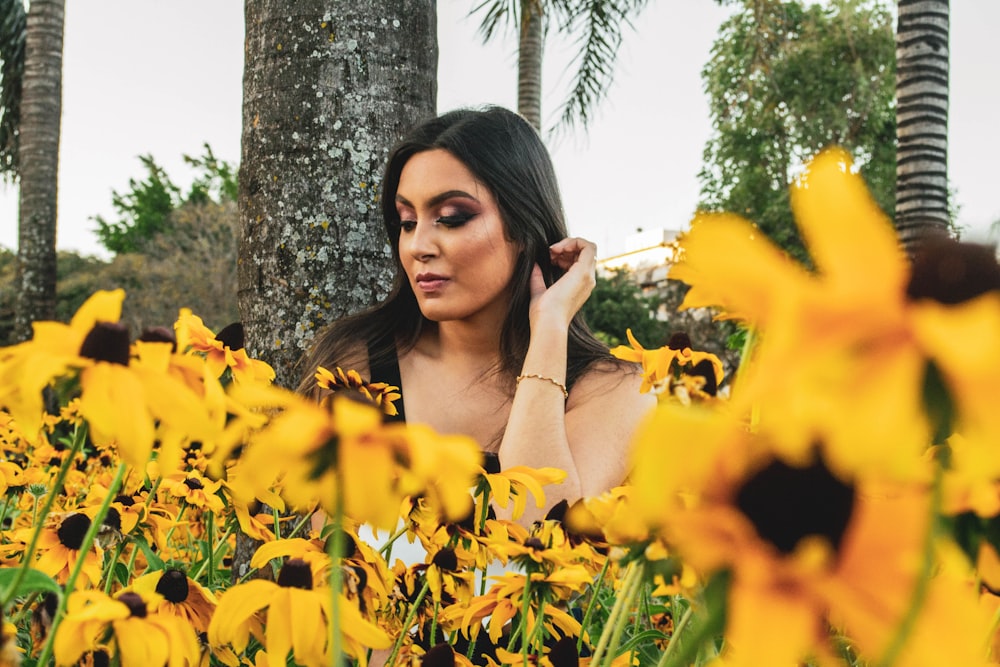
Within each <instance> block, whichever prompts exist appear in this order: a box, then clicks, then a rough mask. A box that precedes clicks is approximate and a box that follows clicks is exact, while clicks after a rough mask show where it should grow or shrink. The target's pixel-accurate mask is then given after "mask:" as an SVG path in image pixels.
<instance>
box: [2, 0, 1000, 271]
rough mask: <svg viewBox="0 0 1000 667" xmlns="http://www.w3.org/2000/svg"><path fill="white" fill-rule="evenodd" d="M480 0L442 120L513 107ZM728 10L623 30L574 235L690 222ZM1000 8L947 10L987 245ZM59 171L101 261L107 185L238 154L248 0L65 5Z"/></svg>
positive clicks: (507, 65) (574, 214)
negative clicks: (461, 112)
mask: <svg viewBox="0 0 1000 667" xmlns="http://www.w3.org/2000/svg"><path fill="white" fill-rule="evenodd" d="M475 4H478V0H440V1H439V2H438V26H439V41H440V61H439V66H438V78H439V96H438V109H439V110H441V111H444V110H447V109H451V108H454V107H457V106H463V105H478V104H483V103H488V102H490V103H498V104H503V105H505V106H509V107H513V106H515V103H516V102H515V100H516V97H515V90H516V74H515V62H516V60H515V42H514V38H513V36H512V35H509V36H504V37H503V39H501V40H500V41H494V42H493V43H491V44H490V45H489V46H483V45H482V44H481V43H480V39H479V37H478V35H477V33H476V26H477V25H478V20H477V19H476V18H468V17H467V16H466V14H467V12H468V10H469V9H470V8H471V7H473V6H475ZM727 14H728V10H726V9H723V8H720V7H718V6H717V4H716V3H715V2H714V0H655V1H653V2H651V3H650V6H649V7H648V8H647V9H646V10H645V12H644V13H643V14H642V16H641V17H640V19H639V20H638V21H637V22H636V31H635V32H629V33H627V34H626V43H625V46H624V48H623V50H622V53H621V54H620V56H619V62H618V67H617V69H616V75H615V83H614V84H613V87H612V89H611V94H610V96H609V98H608V99H607V100H606V101H605V103H604V104H603V105H602V106H601V108H600V109H599V110H598V113H597V117H596V121H595V122H594V123H593V125H592V127H591V129H590V131H589V133H588V134H586V135H584V134H583V133H580V132H577V133H576V134H574V135H571V136H569V137H566V138H564V139H562V140H561V141H559V142H558V143H553V144H552V145H550V148H551V149H552V151H553V156H554V159H555V163H556V170H557V172H558V175H559V178H560V183H561V186H562V190H563V200H564V204H565V207H566V211H567V214H568V217H569V221H570V222H569V224H570V232H571V233H572V234H576V235H581V236H586V237H588V238H590V239H592V240H593V241H595V242H597V244H598V246H599V247H600V254H601V255H602V256H608V255H611V254H615V253H617V252H621V251H622V250H624V247H625V245H624V244H625V237H626V236H628V235H629V234H631V233H632V232H634V231H635V229H636V228H639V227H642V228H645V229H653V228H656V227H664V228H670V229H679V228H683V227H684V226H686V224H687V221H688V220H689V218H690V216H691V213H692V212H693V210H694V207H695V204H696V203H697V200H698V182H697V172H698V170H699V168H700V166H701V154H702V149H703V148H704V144H705V141H706V139H707V138H708V136H709V132H710V127H709V121H708V107H707V102H706V99H705V95H704V93H703V91H702V86H701V78H700V70H701V67H702V66H703V65H704V63H705V62H706V61H707V59H708V54H709V48H710V46H711V43H712V41H713V40H714V38H715V36H716V34H717V32H718V27H719V24H720V23H721V22H722V20H723V19H724V18H725V16H727ZM998 22H1000V2H997V0H963V2H960V3H952V8H951V109H950V128H949V169H950V178H951V184H952V187H953V188H954V189H955V190H956V192H957V201H958V203H959V205H960V207H961V209H960V213H959V224H960V225H963V226H964V227H965V228H966V230H967V231H966V237H967V238H974V239H977V240H985V239H986V238H987V234H988V230H989V225H990V223H991V222H993V221H994V220H997V219H1000V197H998V196H997V194H996V193H997V187H996V185H995V182H996V176H995V174H994V173H993V172H992V169H993V165H994V162H995V158H996V156H997V155H1000V129H998V128H997V124H996V121H995V110H996V109H998V108H1000V86H998V85H997V81H998V80H1000V78H998V77H997V73H998V70H1000V65H998V64H997V63H998V61H997V59H996V57H995V53H993V52H992V48H993V40H994V39H995V36H994V34H993V32H994V30H993V28H994V26H996V25H997V24H998ZM64 48H65V50H64V72H63V121H62V148H61V151H62V152H61V158H60V169H59V236H58V245H59V247H60V248H66V249H74V250H77V251H80V252H85V253H91V254H102V249H101V248H100V246H99V245H98V243H97V241H96V239H95V238H94V236H93V233H92V229H93V228H94V222H93V221H92V220H91V217H92V216H94V215H95V214H101V215H104V216H105V217H110V216H112V214H113V210H112V208H111V191H112V189H117V190H119V191H123V190H126V189H127V187H128V180H129V178H141V177H142V176H143V175H144V174H143V173H142V165H141V164H140V162H139V160H138V157H137V156H139V155H141V154H146V153H150V154H152V155H153V156H154V158H155V159H156V161H157V162H158V163H160V164H161V165H163V166H164V167H165V168H166V170H167V173H168V174H169V175H170V176H171V178H172V179H173V180H174V181H175V182H177V183H178V184H180V185H182V186H186V185H187V184H189V182H190V179H191V172H190V170H189V169H188V168H187V167H186V165H184V164H183V161H182V159H181V155H182V154H189V155H200V154H201V152H202V144H203V143H204V142H206V141H207V142H208V143H210V144H211V146H212V148H213V150H214V151H215V154H216V156H218V157H220V158H222V159H225V160H228V161H230V162H233V163H236V162H238V160H239V155H240V147H239V142H240V132H241V128H240V124H241V115H240V105H241V86H242V68H243V3H242V2H239V1H238V0H171V2H169V3H167V2H162V0H102V2H101V3H99V4H94V3H81V2H68V3H67V7H66V32H65V47H64ZM547 48H548V51H547V55H548V56H549V58H548V59H547V67H546V71H545V73H544V78H543V86H544V87H545V88H546V90H547V93H546V94H545V96H544V98H543V114H544V115H546V116H548V118H547V120H548V122H547V123H546V124H551V122H552V121H554V120H555V114H556V111H557V107H558V105H559V103H560V102H561V101H562V99H563V93H564V89H565V86H566V85H568V82H569V73H568V72H566V71H565V69H564V68H565V67H566V63H567V58H568V55H567V54H568V53H570V51H571V47H568V46H567V45H566V44H565V43H563V44H559V43H552V42H550V44H549V45H548V47H547ZM0 245H3V246H6V247H8V248H14V247H16V245H17V191H16V188H14V187H10V186H5V185H3V184H0Z"/></svg>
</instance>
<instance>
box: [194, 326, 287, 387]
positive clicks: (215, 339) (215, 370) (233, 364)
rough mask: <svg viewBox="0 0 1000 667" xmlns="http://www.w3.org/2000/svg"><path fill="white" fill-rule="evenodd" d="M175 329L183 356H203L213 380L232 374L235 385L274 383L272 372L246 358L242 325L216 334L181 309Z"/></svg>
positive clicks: (261, 364)
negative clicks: (227, 371) (237, 383)
mask: <svg viewBox="0 0 1000 667" xmlns="http://www.w3.org/2000/svg"><path fill="white" fill-rule="evenodd" d="M174 329H175V330H176V332H177V347H178V348H179V349H180V350H181V351H182V352H187V351H191V352H197V353H199V354H202V355H204V356H205V361H206V363H207V364H208V367H209V369H210V371H211V373H212V374H213V376H214V377H216V378H221V377H222V375H223V373H225V371H226V370H229V371H230V373H231V374H232V377H233V381H235V382H264V383H269V382H271V381H273V380H274V369H273V368H271V367H270V366H269V365H268V364H267V363H266V362H264V361H260V360H258V359H252V358H251V357H250V356H249V355H247V352H246V350H245V349H244V347H243V343H244V341H243V325H242V324H240V323H239V322H235V323H233V324H230V325H229V326H227V327H225V328H224V329H223V330H222V331H220V332H219V333H218V334H214V333H212V331H211V329H209V328H208V327H206V326H205V324H204V322H202V320H201V318H200V317H198V316H197V315H195V314H194V313H192V312H191V310H190V309H188V308H182V309H181V310H180V314H179V315H178V317H177V322H176V323H175V324H174Z"/></svg>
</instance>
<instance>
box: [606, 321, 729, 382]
mask: <svg viewBox="0 0 1000 667" xmlns="http://www.w3.org/2000/svg"><path fill="white" fill-rule="evenodd" d="M625 335H626V336H627V337H628V341H629V343H630V344H631V347H628V346H626V345H619V346H618V347H615V348H612V350H611V354H613V355H615V356H616V357H618V358H619V359H624V360H625V361H632V362H636V363H641V364H642V386H640V387H639V392H640V393H643V394H645V393H647V392H648V391H650V390H653V391H654V392H656V393H657V394H662V393H664V392H666V393H667V394H668V395H669V394H670V393H671V392H670V391H669V389H670V387H671V385H672V383H673V382H674V381H675V380H676V379H677V376H679V375H680V374H681V373H682V372H684V371H687V372H688V373H694V372H695V369H697V374H698V375H699V377H702V378H703V382H702V385H701V388H703V390H704V392H705V393H707V394H710V395H712V396H714V395H715V394H716V393H717V390H718V387H719V385H721V384H722V378H723V375H724V370H723V367H722V362H721V361H720V360H719V358H718V357H717V356H715V355H714V354H711V353H708V352H699V351H696V350H692V349H691V339H690V338H689V337H688V335H687V334H685V333H675V334H673V335H672V336H671V337H670V340H669V341H667V344H666V345H664V346H663V347H660V348H657V349H655V350H647V349H646V348H644V347H643V346H642V345H641V344H640V343H639V341H638V340H636V338H635V336H633V335H632V330H631V329H626V331H625Z"/></svg>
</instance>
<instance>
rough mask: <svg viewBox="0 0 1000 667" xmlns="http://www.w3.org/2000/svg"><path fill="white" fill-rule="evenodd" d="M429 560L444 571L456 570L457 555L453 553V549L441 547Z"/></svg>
mask: <svg viewBox="0 0 1000 667" xmlns="http://www.w3.org/2000/svg"><path fill="white" fill-rule="evenodd" d="M431 562H432V563H434V565H437V566H438V568H439V569H441V570H444V571H445V572H455V571H456V570H458V556H456V555H455V550H454V549H441V551H439V552H437V553H436V554H434V558H433V559H432V560H431Z"/></svg>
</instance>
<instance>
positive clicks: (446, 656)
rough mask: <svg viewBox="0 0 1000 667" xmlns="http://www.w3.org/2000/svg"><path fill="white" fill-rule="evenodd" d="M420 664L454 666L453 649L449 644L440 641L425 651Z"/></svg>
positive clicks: (437, 666)
mask: <svg viewBox="0 0 1000 667" xmlns="http://www.w3.org/2000/svg"><path fill="white" fill-rule="evenodd" d="M420 664H421V665H423V667H454V665H455V651H454V650H453V649H452V648H451V646H449V645H448V644H446V643H444V642H442V643H440V644H437V645H436V646H434V647H433V648H432V649H430V650H429V651H427V653H426V654H425V655H424V658H423V660H421V661H420Z"/></svg>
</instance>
